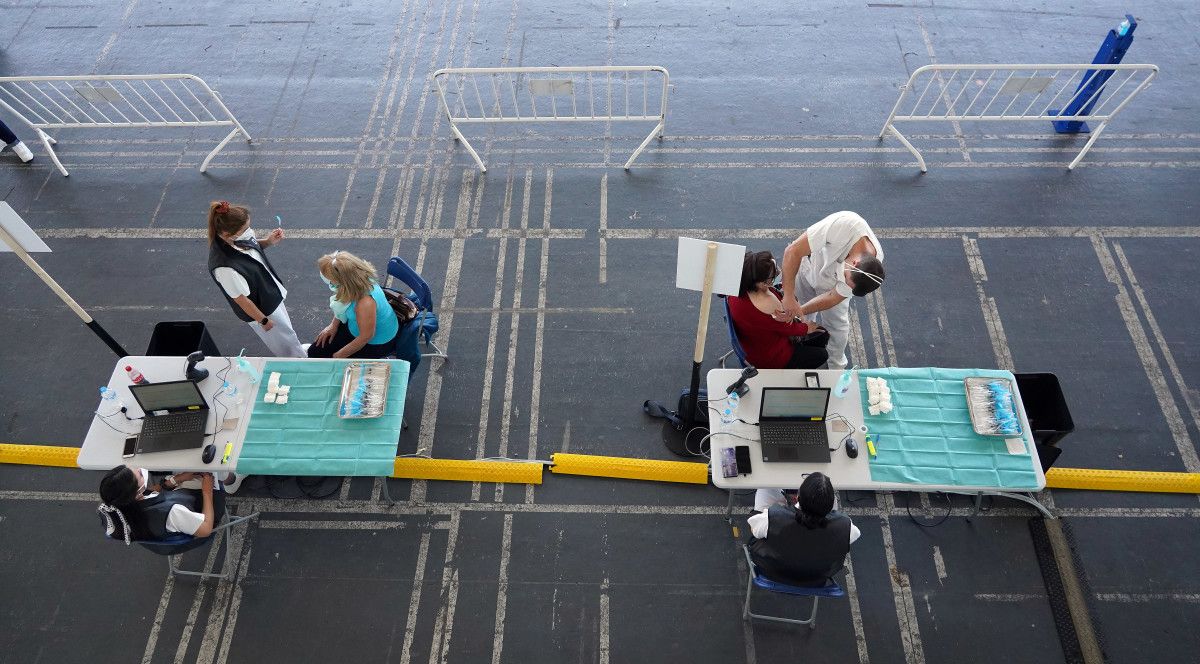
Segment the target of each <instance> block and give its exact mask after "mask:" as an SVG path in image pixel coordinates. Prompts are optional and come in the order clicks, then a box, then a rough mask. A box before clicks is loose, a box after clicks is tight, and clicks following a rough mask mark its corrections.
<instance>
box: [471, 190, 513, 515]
mask: <svg viewBox="0 0 1200 664" xmlns="http://www.w3.org/2000/svg"><path fill="white" fill-rule="evenodd" d="M515 180H516V174H515V173H514V172H513V171H512V170H509V171H508V177H506V178H505V181H504V207H503V208H502V209H501V212H500V227H501V228H508V222H509V219H510V218H511V216H512V198H513V183H514V181H515ZM497 252H498V254H497V256H496V276H495V277H494V278H493V281H495V283H496V287H495V290H493V292H492V315H491V316H490V317H489V319H488V345H487V351H486V352H485V353H484V361H483V362H484V366H483V388H482V390H481V392H482V395H481V397H480V404H479V430H478V433H477V434H476V439H475V458H476V459H482V458H483V456H484V454H485V453H486V450H487V435H488V426H487V425H488V416H489V415H490V414H491V410H492V380H493V377H494V376H495V368H496V342H497V335H498V333H499V328H500V312H501V310H500V305H501V303H502V302H503V297H504V275H505V266H506V264H507V259H508V240H507V239H502V240H500V242H499V246H498V247H497ZM508 382H512V380H511V377H510V379H509V381H508ZM479 494H480V482H472V483H471V500H472V501H476V500H479Z"/></svg>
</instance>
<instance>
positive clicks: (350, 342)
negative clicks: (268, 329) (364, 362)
mask: <svg viewBox="0 0 1200 664" xmlns="http://www.w3.org/2000/svg"><path fill="white" fill-rule="evenodd" d="M317 269H318V270H319V271H320V273H321V281H324V282H325V285H326V286H328V287H329V290H331V291H333V295H330V296H329V308H330V309H332V310H333V320H331V321H330V322H329V325H327V326H325V329H323V330H321V332H320V333H319V334H317V338H316V340H315V341H313V344H312V345H311V346H309V347H308V356H309V357H336V358H347V357H356V358H379V357H387V356H388V355H391V354H392V352H393V351H394V350H395V347H396V336H397V335H398V334H399V333H400V319H399V318H397V317H396V312H395V310H393V309H392V307H391V305H390V304H389V303H388V300H387V297H385V296H384V294H383V288H382V287H381V286H380V285H379V281H378V279H377V278H376V276H375V268H374V267H372V266H371V264H370V263H368V262H366V261H364V260H363V259H361V258H359V257H358V256H355V255H354V254H352V253H350V252H348V251H335V252H333V253H332V254H326V255H324V256H322V257H320V258H319V259H317Z"/></svg>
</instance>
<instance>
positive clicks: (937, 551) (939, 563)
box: [933, 546, 949, 585]
mask: <svg viewBox="0 0 1200 664" xmlns="http://www.w3.org/2000/svg"><path fill="white" fill-rule="evenodd" d="M933 569H934V570H936V571H937V578H938V585H945V584H944V583H943V582H944V581H945V580H946V579H947V578H948V576H949V575H948V574H946V560H945V559H944V558H942V549H941V547H936V546H935V547H933Z"/></svg>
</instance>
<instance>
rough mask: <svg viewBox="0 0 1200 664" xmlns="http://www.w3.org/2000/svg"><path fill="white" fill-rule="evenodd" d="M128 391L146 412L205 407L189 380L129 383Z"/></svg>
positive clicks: (202, 399)
mask: <svg viewBox="0 0 1200 664" xmlns="http://www.w3.org/2000/svg"><path fill="white" fill-rule="evenodd" d="M129 391H130V392H132V393H133V398H134V399H137V402H138V405H139V406H141V407H142V411H143V412H146V413H151V412H159V411H181V410H199V409H201V408H207V407H208V404H207V403H206V402H205V401H204V396H203V395H201V394H200V390H199V389H198V388H197V387H196V384H195V383H193V382H192V381H190V380H176V381H171V382H169V383H148V384H146V385H130V386H129Z"/></svg>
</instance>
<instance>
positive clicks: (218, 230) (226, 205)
mask: <svg viewBox="0 0 1200 664" xmlns="http://www.w3.org/2000/svg"><path fill="white" fill-rule="evenodd" d="M249 221H250V210H249V209H248V208H246V207H243V206H241V205H232V204H231V203H230V202H229V201H213V202H212V203H209V205H208V243H209V244H210V245H211V244H213V243H214V242H216V241H217V240H219V239H220V238H221V236H222V235H226V234H229V233H233V232H235V231H237V230H239V229H241V228H242V227H243V226H245V225H246V224H247V223H249Z"/></svg>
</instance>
